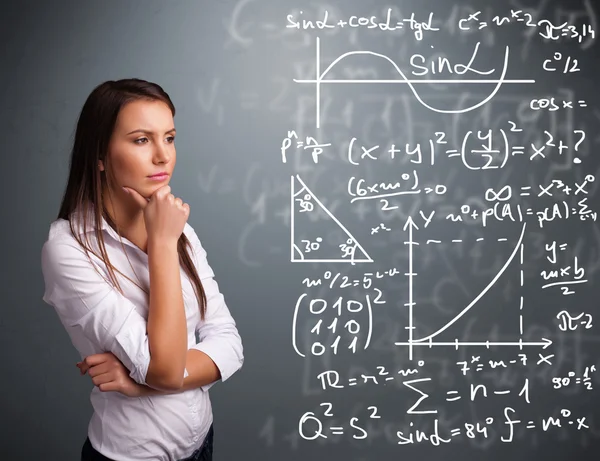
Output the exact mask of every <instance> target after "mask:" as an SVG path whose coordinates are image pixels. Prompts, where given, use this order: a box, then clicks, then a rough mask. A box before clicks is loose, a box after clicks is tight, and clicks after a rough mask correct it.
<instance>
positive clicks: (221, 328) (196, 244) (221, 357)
mask: <svg viewBox="0 0 600 461" xmlns="http://www.w3.org/2000/svg"><path fill="white" fill-rule="evenodd" d="M189 239H190V242H191V243H192V247H193V250H194V256H195V264H196V270H197V271H198V276H199V277H200V280H201V281H202V286H203V288H204V291H205V293H206V298H207V309H206V315H205V319H204V321H203V320H200V321H199V322H198V325H197V326H196V333H197V334H198V336H199V340H200V342H199V343H198V344H196V345H195V346H194V347H193V349H197V350H199V351H202V352H204V353H205V354H207V355H208V356H209V357H210V358H211V359H212V360H213V362H215V364H216V365H217V368H218V369H219V371H220V372H221V381H225V380H227V379H228V378H229V377H230V376H231V375H233V374H234V373H235V372H236V371H237V370H239V369H240V368H241V366H242V364H243V363H244V351H243V346H242V340H241V337H240V335H239V333H238V330H237V328H236V322H235V320H234V319H233V317H232V316H231V313H230V312H229V308H228V307H227V304H226V303H225V299H224V297H223V294H222V293H221V292H220V291H219V286H218V284H217V281H216V280H215V279H214V275H215V274H214V272H213V270H212V268H211V267H210V265H209V264H208V261H207V258H206V251H205V250H204V248H203V247H202V244H201V243H200V240H199V239H198V236H197V234H196V232H195V231H193V229H192V230H191V232H190V236H189ZM215 383H216V381H215V382H212V383H209V384H206V385H204V386H202V387H201V389H203V390H208V389H209V388H210V387H212V386H213V384H215Z"/></svg>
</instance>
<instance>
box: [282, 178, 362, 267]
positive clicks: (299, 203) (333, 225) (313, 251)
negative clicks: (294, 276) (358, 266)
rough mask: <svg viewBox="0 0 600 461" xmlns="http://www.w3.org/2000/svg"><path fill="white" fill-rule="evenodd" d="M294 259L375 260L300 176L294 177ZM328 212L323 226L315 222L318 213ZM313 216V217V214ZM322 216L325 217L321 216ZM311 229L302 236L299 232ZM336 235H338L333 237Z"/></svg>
mask: <svg viewBox="0 0 600 461" xmlns="http://www.w3.org/2000/svg"><path fill="white" fill-rule="evenodd" d="M290 179H291V194H290V195H291V204H290V210H291V211H290V213H291V215H290V216H291V225H290V228H291V261H292V262H334V263H337V262H340V263H351V264H355V263H367V262H368V263H371V262H373V260H372V259H371V257H370V256H369V255H368V254H367V252H366V251H365V249H364V248H363V247H362V246H361V245H360V244H359V243H358V241H357V240H356V239H355V238H354V236H352V234H351V233H350V232H349V231H348V229H346V228H345V227H344V225H343V224H342V223H341V222H340V221H339V220H338V219H337V218H336V217H335V216H334V215H333V213H331V211H329V210H328V209H327V207H326V206H325V205H323V203H321V201H320V200H319V199H318V198H317V196H316V195H315V194H313V192H312V191H311V190H310V189H309V188H308V187H307V186H306V184H305V183H304V181H302V179H300V176H298V175H296V176H295V177H294V176H291V178H290ZM323 213H325V220H324V223H322V224H323V225H324V227H323V229H321V227H322V226H317V225H315V222H316V219H315V218H317V216H314V215H321V216H322V215H323ZM311 214H312V215H313V217H312V219H311V217H310V215H311ZM321 219H322V218H321ZM299 224H305V225H303V226H302V228H303V229H304V228H306V229H309V230H308V232H307V231H304V232H303V233H302V235H300V232H299V231H298V229H297V227H300V226H299ZM331 235H333V236H334V238H333V239H332V238H330V236H331Z"/></svg>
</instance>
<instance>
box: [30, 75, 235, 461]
mask: <svg viewBox="0 0 600 461" xmlns="http://www.w3.org/2000/svg"><path fill="white" fill-rule="evenodd" d="M174 116H175V107H174V106H173V103H172V102H171V99H170V98H169V96H168V95H167V94H166V93H165V92H164V91H163V89H162V88H161V87H160V86H158V85H156V84H153V83H150V82H146V81H143V80H138V79H127V80H119V81H108V82H105V83H103V84H101V85H99V86H98V87H97V88H95V89H94V90H93V91H92V93H91V94H90V95H89V97H88V98H87V100H86V102H85V104H84V106H83V109H82V111H81V114H80V117H79V120H78V122H77V128H76V132H75V139H74V144H73V149H72V152H71V162H70V173H69V178H68V183H67V186H66V191H65V194H64V197H63V200H62V204H61V206H60V211H59V213H58V218H57V219H56V220H55V221H54V222H52V223H51V225H50V231H49V235H48V240H47V241H46V242H45V243H44V246H43V248H42V255H41V260H42V272H43V276H44V281H45V293H44V297H43V299H44V301H45V302H46V303H48V304H50V305H51V306H53V307H54V309H55V310H56V313H57V314H58V316H59V318H60V321H61V323H62V325H63V326H64V328H65V329H66V330H67V332H68V334H69V336H70V338H71V341H72V343H73V345H74V346H75V348H76V349H77V350H78V352H79V353H80V355H81V358H82V362H79V363H78V364H77V366H78V367H79V368H80V371H81V374H86V373H87V374H88V375H89V376H90V377H91V378H92V381H93V383H94V385H95V386H94V388H93V390H92V392H91V396H90V400H91V403H92V406H93V409H94V412H93V415H92V418H91V420H90V423H89V425H88V437H87V439H86V440H85V443H84V445H83V448H82V452H81V460H82V461H88V460H89V461H91V460H115V461H125V460H127V461H130V460H131V461H133V460H153V461H177V460H211V459H212V437H213V426H212V422H213V415H212V407H211V403H210V398H209V394H208V389H209V388H210V387H211V386H212V385H213V384H214V383H215V382H216V381H218V380H221V381H225V380H226V379H228V378H229V377H230V376H231V375H232V374H233V373H235V372H236V371H237V370H238V369H239V368H240V367H241V366H242V363H243V361H244V357H243V348H242V342H241V339H240V336H239V334H238V331H237V328H236V323H235V321H234V319H233V318H232V317H231V314H230V312H229V309H228V307H227V305H226V304H225V301H224V297H223V295H222V294H221V293H220V292H219V287H218V285H217V282H216V281H215V279H214V272H213V271H212V269H211V267H210V266H209V264H208V262H207V259H206V251H205V250H204V248H203V247H202V245H201V244H200V240H199V238H198V236H197V235H196V233H195V231H194V229H193V228H192V227H191V226H190V225H189V224H188V223H187V219H188V217H189V214H190V207H189V205H188V204H187V203H183V201H182V200H181V199H180V198H176V197H175V196H174V195H173V194H172V193H171V188H170V186H169V185H168V182H169V179H170V178H171V175H172V174H173V170H174V168H175V162H176V152H175V144H174V140H175V127H174V122H173V117H174ZM157 175H159V176H157ZM160 175H162V176H160Z"/></svg>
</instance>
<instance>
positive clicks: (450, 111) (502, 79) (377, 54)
mask: <svg viewBox="0 0 600 461" xmlns="http://www.w3.org/2000/svg"><path fill="white" fill-rule="evenodd" d="M354 54H370V55H372V56H377V57H379V58H383V59H385V60H386V61H388V62H390V63H391V64H392V66H394V69H396V71H397V72H398V74H400V76H401V77H402V78H403V79H404V81H405V82H406V84H407V85H408V86H409V87H410V89H411V91H412V92H413V94H414V96H415V98H417V101H419V102H420V103H421V104H422V105H423V106H425V107H427V108H428V109H430V110H432V111H434V112H439V113H440V114H461V113H463V112H468V111H470V110H473V109H477V108H478V107H480V106H482V105H484V104H485V103H486V102H488V101H489V100H490V99H492V98H493V97H494V96H495V95H496V93H497V92H498V90H500V87H501V86H502V83H503V82H504V77H505V76H506V70H507V68H508V45H507V46H506V51H505V53H504V67H503V68H502V75H501V76H500V79H499V80H498V83H497V84H496V87H495V88H494V90H493V91H492V93H491V94H490V95H489V96H488V97H487V98H486V99H484V100H483V101H481V102H479V103H478V104H475V105H474V106H471V107H467V108H465V109H462V110H460V111H456V110H454V109H436V108H435V107H432V106H430V105H429V104H427V103H426V102H425V101H423V100H422V99H421V98H420V96H419V94H418V93H417V90H415V88H414V86H413V85H412V83H410V81H409V79H407V78H406V76H405V75H404V73H403V72H402V70H401V69H400V68H399V67H398V64H396V63H395V62H394V61H393V60H392V59H391V58H390V57H388V56H386V55H384V54H379V53H375V52H373V51H350V52H348V53H344V54H342V55H341V56H339V57H338V58H337V59H335V61H333V62H332V63H331V64H330V65H329V67H327V69H325V71H324V72H323V73H322V74H321V75H319V77H318V79H317V80H318V81H317V86H319V85H320V82H321V80H323V77H325V75H327V73H328V72H329V71H330V70H331V69H332V68H333V66H335V65H336V64H337V63H338V62H340V61H341V60H342V59H344V58H345V57H347V56H351V55H354Z"/></svg>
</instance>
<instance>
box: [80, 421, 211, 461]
mask: <svg viewBox="0 0 600 461" xmlns="http://www.w3.org/2000/svg"><path fill="white" fill-rule="evenodd" d="M213 432H214V431H213V425H212V424H211V425H210V429H209V430H208V434H206V438H205V439H204V443H203V444H202V446H200V448H198V449H197V450H196V451H194V452H193V453H192V454H191V455H190V456H188V457H187V458H184V459H180V460H178V461H212V453H213ZM81 461H114V460H112V459H110V458H107V457H106V456H104V455H103V454H102V453H100V452H99V451H97V450H96V449H95V448H94V447H93V446H92V444H91V442H90V439H89V437H87V438H86V439H85V443H84V444H83V447H82V448H81Z"/></svg>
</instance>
